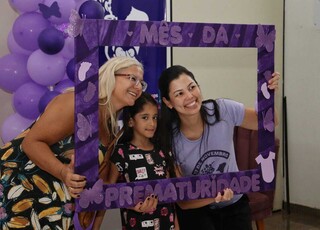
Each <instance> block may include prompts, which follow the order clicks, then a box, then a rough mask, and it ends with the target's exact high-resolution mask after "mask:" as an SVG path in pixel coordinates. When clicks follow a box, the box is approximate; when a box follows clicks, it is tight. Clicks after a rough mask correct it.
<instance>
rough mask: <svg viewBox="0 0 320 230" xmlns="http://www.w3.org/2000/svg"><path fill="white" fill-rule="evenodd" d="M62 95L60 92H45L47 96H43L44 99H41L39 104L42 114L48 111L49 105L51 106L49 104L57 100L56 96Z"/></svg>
mask: <svg viewBox="0 0 320 230" xmlns="http://www.w3.org/2000/svg"><path fill="white" fill-rule="evenodd" d="M59 94H60V92H57V91H47V92H45V94H43V95H42V97H41V98H40V101H39V104H38V109H39V112H40V113H43V112H44V110H45V109H46V107H47V105H48V104H49V102H50V101H51V100H52V99H53V98H55V97H56V96H58V95H59Z"/></svg>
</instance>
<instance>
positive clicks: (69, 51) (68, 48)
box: [60, 37, 74, 59]
mask: <svg viewBox="0 0 320 230" xmlns="http://www.w3.org/2000/svg"><path fill="white" fill-rule="evenodd" d="M60 54H61V55H62V56H63V57H64V58H67V59H71V58H73V57H74V38H71V37H67V38H66V39H65V40H64V46H63V48H62V50H61V52H60Z"/></svg>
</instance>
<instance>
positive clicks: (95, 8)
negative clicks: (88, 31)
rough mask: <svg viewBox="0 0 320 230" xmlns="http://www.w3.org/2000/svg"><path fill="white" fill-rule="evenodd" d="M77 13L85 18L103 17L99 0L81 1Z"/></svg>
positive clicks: (102, 9)
mask: <svg viewBox="0 0 320 230" xmlns="http://www.w3.org/2000/svg"><path fill="white" fill-rule="evenodd" d="M79 15H80V16H81V17H82V18H84V17H85V18H86V19H103V18H104V8H103V7H102V5H101V4H100V3H99V2H96V1H92V0H89V1H86V2H84V3H82V5H81V6H80V8H79Z"/></svg>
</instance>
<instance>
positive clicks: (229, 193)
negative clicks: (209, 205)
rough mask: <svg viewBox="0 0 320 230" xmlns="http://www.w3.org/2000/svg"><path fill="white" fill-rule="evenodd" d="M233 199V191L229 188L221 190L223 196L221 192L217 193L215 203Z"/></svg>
mask: <svg viewBox="0 0 320 230" xmlns="http://www.w3.org/2000/svg"><path fill="white" fill-rule="evenodd" d="M232 198H233V191H232V190H231V189H230V188H226V189H224V190H223V195H221V192H218V194H217V196H216V197H215V202H216V203H219V202H222V201H229V200H231V199H232Z"/></svg>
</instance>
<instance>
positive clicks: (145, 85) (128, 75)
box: [114, 73, 148, 91]
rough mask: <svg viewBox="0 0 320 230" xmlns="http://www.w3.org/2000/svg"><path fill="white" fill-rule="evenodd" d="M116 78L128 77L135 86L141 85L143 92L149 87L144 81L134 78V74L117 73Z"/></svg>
mask: <svg viewBox="0 0 320 230" xmlns="http://www.w3.org/2000/svg"><path fill="white" fill-rule="evenodd" d="M114 76H120V77H128V79H129V80H130V82H132V83H133V84H134V85H135V86H137V85H139V83H140V85H141V88H142V91H145V90H146V89H147V87H148V84H147V82H145V81H144V80H139V79H138V78H137V77H136V76H134V75H133V74H130V73H128V74H127V73H116V74H115V75H114Z"/></svg>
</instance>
